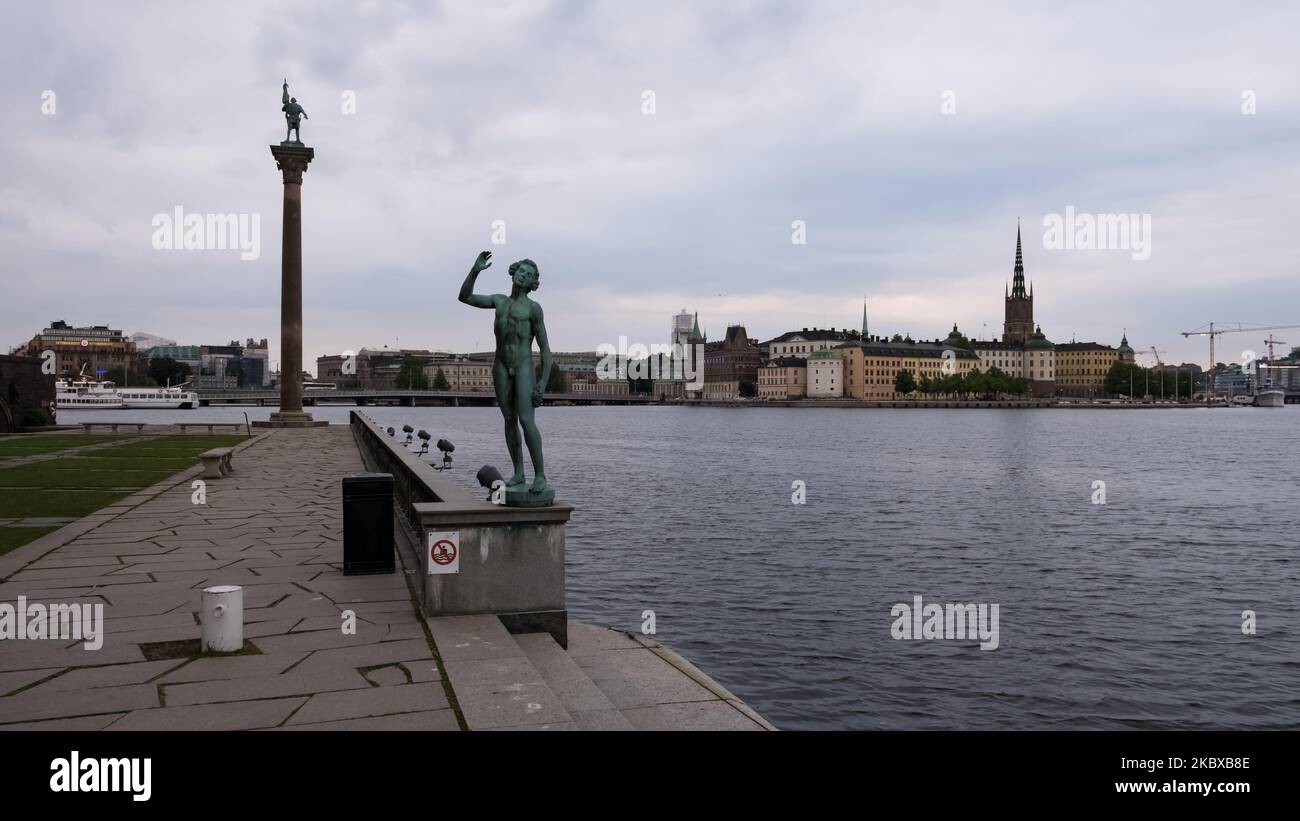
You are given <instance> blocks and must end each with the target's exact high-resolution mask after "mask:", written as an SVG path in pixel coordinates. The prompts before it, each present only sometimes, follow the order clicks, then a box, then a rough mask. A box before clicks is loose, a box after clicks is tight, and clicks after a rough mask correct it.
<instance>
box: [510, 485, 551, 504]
mask: <svg viewBox="0 0 1300 821" xmlns="http://www.w3.org/2000/svg"><path fill="white" fill-rule="evenodd" d="M554 502H555V488H553V487H548V488H547V489H546V490H543V491H542V492H540V493H534V492H533V490H532V489H531V488H530V487H529V486H528V485H523V486H521V487H517V488H506V507H546V506H547V505H549V504H553V503H554Z"/></svg>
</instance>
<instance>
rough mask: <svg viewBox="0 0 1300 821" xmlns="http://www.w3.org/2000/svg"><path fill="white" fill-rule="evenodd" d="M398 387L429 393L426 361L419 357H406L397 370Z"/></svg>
mask: <svg viewBox="0 0 1300 821" xmlns="http://www.w3.org/2000/svg"><path fill="white" fill-rule="evenodd" d="M396 387H397V388H399V389H402V390H408V391H427V390H428V389H429V379H428V377H426V376H425V375H424V361H423V360H421V359H420V358H419V357H418V356H407V357H404V358H403V359H402V364H401V366H400V367H399V368H398V369H397V384H396Z"/></svg>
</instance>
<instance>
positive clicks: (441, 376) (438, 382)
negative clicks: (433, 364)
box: [433, 367, 451, 391]
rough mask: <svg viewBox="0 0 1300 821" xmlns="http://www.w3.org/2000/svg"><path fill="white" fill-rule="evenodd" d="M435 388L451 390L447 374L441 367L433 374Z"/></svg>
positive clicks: (437, 389)
mask: <svg viewBox="0 0 1300 821" xmlns="http://www.w3.org/2000/svg"><path fill="white" fill-rule="evenodd" d="M433 389H434V390H435V391H446V390H451V385H450V383H448V382H447V374H445V373H443V372H442V368H441V367H439V368H438V372H437V373H435V374H434V375H433Z"/></svg>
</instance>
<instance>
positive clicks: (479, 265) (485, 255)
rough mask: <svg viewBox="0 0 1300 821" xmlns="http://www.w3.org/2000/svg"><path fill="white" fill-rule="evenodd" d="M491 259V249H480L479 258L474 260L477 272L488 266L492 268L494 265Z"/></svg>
mask: <svg viewBox="0 0 1300 821" xmlns="http://www.w3.org/2000/svg"><path fill="white" fill-rule="evenodd" d="M491 259H492V252H491V251H480V252H479V255H478V259H476V260H474V270H475V271H476V272H477V271H482V270H484V269H486V268H491V267H492V263H491Z"/></svg>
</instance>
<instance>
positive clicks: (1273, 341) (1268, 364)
mask: <svg viewBox="0 0 1300 821" xmlns="http://www.w3.org/2000/svg"><path fill="white" fill-rule="evenodd" d="M1264 344H1265V345H1267V346H1268V362H1266V363H1264V364H1263V365H1262V367H1264V368H1275V367H1277V366H1276V365H1274V364H1273V362H1274V356H1273V346H1274V345H1290V344H1291V343H1290V342H1283V341H1282V340H1280V339H1276V338H1275V337H1274V336H1273V335H1272V334H1269V335H1268V339H1265V340H1264ZM1268 384H1269V386H1270V387H1272V385H1273V374H1272V373H1270V374H1269V375H1268Z"/></svg>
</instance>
